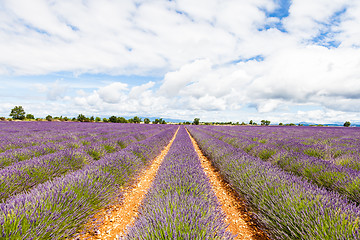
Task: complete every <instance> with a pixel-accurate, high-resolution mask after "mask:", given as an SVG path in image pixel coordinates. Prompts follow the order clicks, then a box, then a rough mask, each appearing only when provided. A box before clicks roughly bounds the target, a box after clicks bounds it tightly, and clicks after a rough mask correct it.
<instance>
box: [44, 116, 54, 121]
mask: <svg viewBox="0 0 360 240" xmlns="http://www.w3.org/2000/svg"><path fill="white" fill-rule="evenodd" d="M45 119H46V120H48V121H52V120H53V117H52V116H51V115H47V116H46V118H45Z"/></svg>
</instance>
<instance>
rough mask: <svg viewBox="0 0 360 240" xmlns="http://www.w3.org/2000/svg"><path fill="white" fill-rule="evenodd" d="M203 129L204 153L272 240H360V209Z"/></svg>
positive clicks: (198, 135)
mask: <svg viewBox="0 0 360 240" xmlns="http://www.w3.org/2000/svg"><path fill="white" fill-rule="evenodd" d="M200 129H201V128H198V127H193V126H191V127H189V130H190V132H191V134H192V135H193V136H194V138H195V139H196V140H197V141H198V143H199V145H200V147H201V149H202V151H203V152H204V153H205V154H206V155H207V156H208V157H210V159H211V160H212V161H213V163H214V165H215V166H216V167H217V168H218V169H219V170H220V172H221V174H222V175H223V176H224V177H225V178H226V180H227V181H229V183H230V184H231V186H232V187H233V188H234V189H235V190H236V192H238V193H239V194H240V195H242V196H243V197H244V198H245V199H246V200H247V202H248V203H249V206H250V207H251V208H252V209H253V211H254V216H255V217H256V218H257V219H258V221H259V222H261V224H262V225H263V226H264V229H265V230H266V231H267V232H268V233H269V235H270V236H271V237H272V238H274V239H319V240H320V239H360V229H359V218H360V208H359V207H358V206H356V204H355V203H352V202H349V201H348V200H347V199H346V198H344V197H343V196H342V195H340V194H339V193H336V192H331V191H328V190H326V189H325V188H321V187H317V186H315V185H313V184H312V183H310V182H309V181H306V180H304V178H302V177H298V176H295V175H293V174H291V173H288V172H285V171H283V170H281V169H280V168H278V167H276V166H274V165H272V164H271V163H269V162H264V161H262V160H261V159H259V158H256V157H253V156H251V155H249V154H247V153H246V152H244V151H239V149H237V148H234V147H233V146H232V145H230V144H228V143H225V142H223V141H221V140H219V139H217V138H215V137H212V136H210V135H208V134H206V133H204V132H203V131H200Z"/></svg>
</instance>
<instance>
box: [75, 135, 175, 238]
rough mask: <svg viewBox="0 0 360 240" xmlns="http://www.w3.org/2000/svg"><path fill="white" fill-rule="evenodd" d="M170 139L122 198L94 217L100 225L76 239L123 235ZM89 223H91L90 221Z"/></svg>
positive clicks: (167, 148)
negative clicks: (99, 221)
mask: <svg viewBox="0 0 360 240" xmlns="http://www.w3.org/2000/svg"><path fill="white" fill-rule="evenodd" d="M176 134H177V131H176V133H175V135H174V137H173V138H172V139H171V141H170V143H169V144H168V145H167V146H166V147H165V148H164V150H162V152H161V154H160V155H159V156H157V157H156V158H155V160H154V161H153V162H152V164H151V165H150V167H149V168H148V169H146V170H145V171H144V172H143V173H142V174H141V176H140V178H139V179H138V180H137V182H136V183H135V184H134V185H132V186H129V187H127V188H126V189H125V190H124V192H125V193H124V200H123V201H122V202H121V203H120V204H116V205H113V206H110V207H108V208H106V209H103V210H101V211H100V212H99V213H98V214H97V215H96V216H95V217H94V219H99V218H101V219H102V222H101V225H100V227H99V228H98V229H96V230H92V231H89V232H87V233H86V234H83V235H81V236H79V237H77V238H76V239H79V240H80V239H104V240H114V239H117V238H116V236H117V235H119V236H124V235H125V233H126V229H127V227H128V226H131V225H132V224H133V223H134V221H135V219H136V216H137V214H138V208H139V206H140V204H141V202H142V200H143V199H144V197H145V194H146V193H147V192H148V190H149V188H150V186H151V183H152V181H153V180H154V178H155V176H156V173H157V171H158V169H159V167H160V165H161V163H162V161H163V159H164V157H165V155H166V154H167V153H168V151H169V149H170V147H171V145H172V143H173V141H174V139H175V137H176ZM94 219H93V220H92V221H90V222H89V225H91V222H93V221H94Z"/></svg>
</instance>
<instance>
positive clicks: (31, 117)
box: [25, 113, 35, 119]
mask: <svg viewBox="0 0 360 240" xmlns="http://www.w3.org/2000/svg"><path fill="white" fill-rule="evenodd" d="M25 118H26V119H35V117H34V115H32V114H30V113H28V114H26V117H25Z"/></svg>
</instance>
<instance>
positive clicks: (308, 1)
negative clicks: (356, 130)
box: [0, 0, 360, 123]
mask: <svg viewBox="0 0 360 240" xmlns="http://www.w3.org/2000/svg"><path fill="white" fill-rule="evenodd" d="M359 29H360V3H358V1H353V0H336V1H328V0H316V1H313V0H294V1H288V0H243V1H237V0H227V1H217V0H198V1H190V0H179V1H166V0H159V1H145V0H143V1H142V0H140V1H139V0H137V1H132V0H124V1H116V0H107V1H96V0H88V1H80V0H77V1H73V0H62V1H57V0H55V1H46V0H34V1H31V3H30V2H29V1H25V0H2V1H0V116H5V117H8V115H9V113H10V110H11V108H13V107H14V106H15V105H21V106H23V107H24V108H25V111H26V112H28V113H32V114H34V115H35V116H36V117H45V116H46V115H48V114H50V115H53V116H60V115H62V116H71V117H73V116H77V115H78V114H79V113H82V114H85V115H88V116H91V115H95V116H101V117H108V116H111V115H117V116H128V117H132V116H134V115H139V116H156V117H163V118H177V119H184V120H192V119H193V118H195V117H200V118H201V120H204V121H234V122H237V121H239V122H242V121H245V122H247V121H249V120H250V119H252V120H255V121H260V120H261V119H268V120H270V121H272V122H273V123H276V122H285V123H286V122H302V121H309V122H318V123H331V122H342V121H348V120H350V121H353V122H354V121H360V107H359V106H360V94H359V93H360V30H359Z"/></svg>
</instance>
